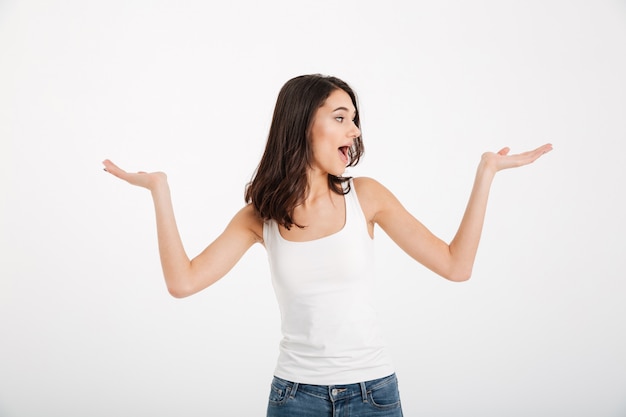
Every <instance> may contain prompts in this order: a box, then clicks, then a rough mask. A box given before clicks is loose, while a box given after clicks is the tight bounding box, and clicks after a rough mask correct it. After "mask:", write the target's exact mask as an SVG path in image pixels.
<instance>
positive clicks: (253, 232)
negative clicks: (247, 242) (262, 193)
mask: <svg viewBox="0 0 626 417" xmlns="http://www.w3.org/2000/svg"><path fill="white" fill-rule="evenodd" d="M228 227H229V228H233V229H238V230H240V231H244V232H247V233H249V236H250V238H251V239H253V240H254V241H255V242H262V241H263V220H262V219H261V218H260V217H259V215H258V213H257V212H256V210H255V209H254V206H253V205H252V204H247V205H246V206H244V207H243V208H242V209H241V210H239V211H238V212H237V214H235V216H234V217H233V219H232V220H231V221H230V224H229V225H228Z"/></svg>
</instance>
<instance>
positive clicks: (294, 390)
mask: <svg viewBox="0 0 626 417" xmlns="http://www.w3.org/2000/svg"><path fill="white" fill-rule="evenodd" d="M298 385H299V384H298V383H297V382H294V383H293V385H292V386H291V393H290V394H289V398H294V397H295V396H296V391H298Z"/></svg>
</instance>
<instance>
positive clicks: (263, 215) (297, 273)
mask: <svg viewBox="0 0 626 417" xmlns="http://www.w3.org/2000/svg"><path fill="white" fill-rule="evenodd" d="M551 149H552V147H551V145H549V144H546V145H543V146H541V147H539V148H537V149H535V150H533V151H530V152H525V153H522V154H518V155H508V152H509V149H508V148H504V149H502V150H501V151H499V152H498V153H492V152H487V153H485V154H483V156H482V158H481V160H480V163H479V165H478V169H477V173H476V178H475V182H474V187H473V190H472V193H471V196H470V199H469V203H468V205H467V208H466V211H465V215H464V216H463V219H462V221H461V224H460V226H459V229H458V232H457V233H456V235H455V237H454V239H452V241H451V242H450V243H449V244H448V243H446V242H444V241H442V240H441V239H439V238H438V237H436V236H435V235H433V234H432V233H431V232H430V231H429V230H428V229H427V228H426V227H424V226H423V225H422V224H421V223H420V222H419V221H418V220H416V219H415V218H414V217H413V216H411V214H409V213H408V212H407V211H406V209H405V208H404V207H403V206H402V205H401V204H400V202H399V201H398V200H397V199H396V198H395V197H394V195H393V194H392V193H391V192H389V191H388V190H387V189H386V188H385V187H384V186H382V185H381V184H380V183H378V182H376V181H375V180H373V179H371V178H354V179H352V178H349V177H343V173H344V171H345V168H346V166H354V165H356V164H357V163H358V161H359V159H360V157H361V155H362V153H363V144H362V141H361V131H360V123H359V111H358V106H357V100H356V96H355V94H354V92H353V91H352V89H351V88H350V87H349V86H348V85H347V84H346V83H345V82H343V81H341V80H339V79H337V78H335V77H328V76H321V75H305V76H300V77H296V78H293V79H291V80H289V81H288V82H287V83H286V84H285V85H284V86H283V88H282V89H281V91H280V93H279V96H278V99H277V102H276V107H275V110H274V116H273V120H272V125H271V127H270V132H269V136H268V141H267V145H266V148H265V152H264V154H263V157H262V159H261V162H260V163H259V166H258V168H257V171H256V173H255V175H254V178H253V179H252V181H251V182H250V183H249V184H248V186H247V189H246V194H245V199H246V203H247V205H246V206H245V207H244V208H243V209H241V210H240V211H239V212H238V213H237V214H236V215H235V216H234V217H233V219H232V220H231V222H230V223H229V224H228V226H227V227H226V229H225V230H224V232H223V233H222V234H221V235H220V236H219V237H218V238H217V239H216V240H215V241H214V242H213V243H211V244H210V245H209V246H208V247H207V248H206V249H205V250H204V251H203V252H202V253H200V254H199V255H198V256H197V257H195V258H194V259H192V260H190V259H189V258H188V256H187V254H186V253H185V251H184V249H183V245H182V242H181V239H180V236H179V233H178V230H177V227H176V221H175V219H174V211H173V208H172V202H171V198H170V192H169V187H168V183H167V177H166V175H165V174H164V173H162V172H154V173H143V172H140V173H136V174H135V173H128V172H125V171H123V170H122V169H120V168H119V167H117V166H116V165H114V164H113V163H112V162H110V161H108V160H106V161H104V166H105V170H106V171H108V172H110V173H111V174H113V175H115V176H116V177H119V178H121V179H123V180H125V181H127V182H129V183H131V184H133V185H137V186H140V187H145V188H147V189H149V190H150V191H151V193H152V198H153V200H154V206H155V211H156V218H157V232H158V241H159V253H160V257H161V264H162V267H163V274H164V276H165V281H166V283H167V288H168V290H169V292H170V293H171V294H172V295H173V296H174V297H186V296H188V295H191V294H194V293H196V292H198V291H200V290H202V289H204V288H206V287H208V286H210V285H211V284H213V283H214V282H216V281H217V280H219V279H220V278H222V277H223V276H224V275H225V274H226V273H227V272H228V271H229V270H230V269H231V268H232V267H233V266H234V265H235V263H237V261H238V260H239V259H240V258H241V256H243V254H244V253H245V252H246V251H247V250H248V249H249V248H250V247H251V246H252V245H253V244H255V243H261V244H263V245H264V246H265V248H266V249H267V251H268V257H269V261H270V270H271V274H272V281H273V285H274V289H275V291H276V295H277V299H278V302H279V306H280V311H281V318H282V332H283V339H282V341H281V343H280V354H279V358H278V363H277V366H276V369H275V375H274V379H273V381H272V385H271V390H270V397H269V405H268V411H267V415H268V416H271V417H279V416H304V417H307V416H311V417H313V416H314V417H320V416H336V415H343V414H342V413H343V412H345V411H347V410H349V412H350V415H353V416H390V417H391V416H401V415H402V410H401V405H400V397H399V393H398V386H397V381H396V378H395V374H394V369H393V367H392V365H391V361H390V359H389V357H388V355H387V353H386V351H385V344H384V342H383V340H382V337H381V329H380V327H379V325H378V322H377V319H376V312H375V310H374V308H373V305H374V302H373V299H372V296H373V294H372V293H373V288H372V286H373V280H374V277H373V276H372V272H373V271H374V267H373V265H372V259H373V256H372V251H373V236H374V226H375V225H378V226H380V227H381V228H382V229H383V230H384V231H385V232H386V233H387V234H388V235H389V236H390V237H391V238H392V239H393V240H394V241H395V242H396V243H397V244H398V246H400V247H401V248H402V249H403V250H404V251H405V252H406V253H407V254H408V255H410V256H411V257H412V258H414V259H415V260H416V261H418V262H420V263H421V264H423V265H425V266H426V267H427V268H429V269H431V270H432V271H434V272H436V273H437V274H439V275H441V276H442V277H444V278H446V279H449V280H451V281H465V280H467V279H469V277H470V274H471V271H472V266H473V263H474V259H475V256H476V251H477V248H478V242H479V239H480V234H481V231H482V226H483V220H484V216H485V210H486V206H487V197H488V194H489V189H490V186H491V182H492V180H493V178H494V176H495V174H496V172H498V171H500V170H502V169H506V168H512V167H519V166H522V165H526V164H529V163H531V162H533V161H535V160H536V159H537V158H539V157H540V156H541V155H543V154H544V153H546V152H548V151H550V150H551Z"/></svg>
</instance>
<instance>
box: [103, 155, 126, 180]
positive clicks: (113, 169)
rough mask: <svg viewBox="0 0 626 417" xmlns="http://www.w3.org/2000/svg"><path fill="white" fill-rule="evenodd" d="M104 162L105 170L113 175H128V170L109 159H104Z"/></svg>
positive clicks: (122, 176)
mask: <svg viewBox="0 0 626 417" xmlns="http://www.w3.org/2000/svg"><path fill="white" fill-rule="evenodd" d="M102 164H103V165H104V170H105V171H107V172H108V173H110V174H112V175H115V176H116V177H118V178H124V176H125V175H126V171H124V170H123V169H121V168H120V167H118V166H117V165H115V164H114V163H113V162H111V161H110V160H108V159H105V160H104V161H102Z"/></svg>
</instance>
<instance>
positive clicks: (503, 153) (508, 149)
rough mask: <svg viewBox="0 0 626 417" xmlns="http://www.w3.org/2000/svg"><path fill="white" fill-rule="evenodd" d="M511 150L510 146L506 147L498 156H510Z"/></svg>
mask: <svg viewBox="0 0 626 417" xmlns="http://www.w3.org/2000/svg"><path fill="white" fill-rule="evenodd" d="M510 150H511V148H509V147H508V146H505V147H504V148H502V149H500V150H499V151H498V155H508V153H509V151H510Z"/></svg>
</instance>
